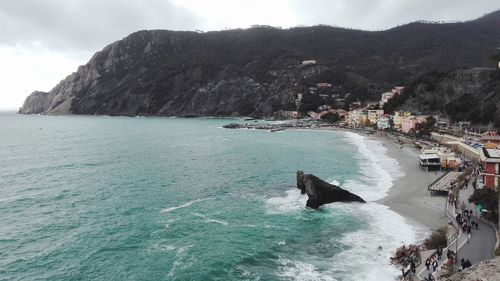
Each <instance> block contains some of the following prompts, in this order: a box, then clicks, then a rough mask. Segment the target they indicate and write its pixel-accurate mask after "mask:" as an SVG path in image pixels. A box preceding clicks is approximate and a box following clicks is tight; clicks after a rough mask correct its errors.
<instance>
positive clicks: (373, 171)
mask: <svg viewBox="0 0 500 281" xmlns="http://www.w3.org/2000/svg"><path fill="white" fill-rule="evenodd" d="M345 136H346V137H347V138H348V140H349V141H350V142H351V143H353V144H354V145H356V146H357V147H358V152H359V154H356V155H354V157H355V158H356V159H357V160H358V163H359V167H360V170H359V172H360V173H361V174H362V175H363V176H362V177H361V178H360V179H352V180H348V181H346V182H345V184H344V187H345V188H346V189H348V190H349V191H352V192H354V193H356V194H358V195H360V196H361V197H363V198H364V199H365V200H367V201H374V200H378V199H381V198H383V197H385V196H387V192H388V191H389V190H390V188H391V187H392V185H393V181H394V180H395V179H397V178H399V177H402V176H404V172H403V171H401V169H400V167H399V162H398V161H397V160H396V159H393V158H390V157H389V156H387V154H386V153H387V148H386V147H385V146H383V144H382V143H381V142H380V141H377V140H373V139H368V138H366V137H363V136H361V135H358V134H355V133H351V132H345Z"/></svg>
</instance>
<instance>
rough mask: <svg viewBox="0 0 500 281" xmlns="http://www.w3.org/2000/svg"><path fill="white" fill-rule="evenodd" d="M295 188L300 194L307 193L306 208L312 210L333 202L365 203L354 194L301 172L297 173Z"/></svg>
mask: <svg viewBox="0 0 500 281" xmlns="http://www.w3.org/2000/svg"><path fill="white" fill-rule="evenodd" d="M297 188H298V189H300V191H301V192H302V194H304V193H307V196H309V199H308V200H307V204H306V206H307V207H309V208H313V209H317V208H319V207H320V206H321V205H324V204H328V203H333V202H361V203H365V202H366V201H365V200H363V198H361V197H359V196H358V195H356V194H353V193H350V192H349V191H347V190H344V189H342V188H340V187H338V186H335V185H332V184H329V183H327V182H325V181H322V180H321V179H319V178H318V177H316V176H314V175H310V174H304V172H302V171H297Z"/></svg>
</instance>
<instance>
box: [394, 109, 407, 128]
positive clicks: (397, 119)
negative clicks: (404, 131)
mask: <svg viewBox="0 0 500 281" xmlns="http://www.w3.org/2000/svg"><path fill="white" fill-rule="evenodd" d="M410 116H411V112H404V111H396V112H394V115H393V117H392V121H393V122H394V128H396V129H399V130H401V124H402V123H403V119H405V118H407V117H410Z"/></svg>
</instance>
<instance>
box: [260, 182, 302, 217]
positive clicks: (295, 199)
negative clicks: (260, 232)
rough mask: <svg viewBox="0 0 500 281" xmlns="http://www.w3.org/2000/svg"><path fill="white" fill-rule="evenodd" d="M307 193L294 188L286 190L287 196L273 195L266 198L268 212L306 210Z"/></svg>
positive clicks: (281, 212)
mask: <svg viewBox="0 0 500 281" xmlns="http://www.w3.org/2000/svg"><path fill="white" fill-rule="evenodd" d="M307 198H308V197H307V195H304V194H301V193H300V190H298V189H296V188H293V189H289V190H287V191H286V192H285V196H278V197H271V198H268V199H266V200H265V202H266V211H267V213H268V214H286V213H297V212H299V211H302V210H304V208H305V205H306V202H307Z"/></svg>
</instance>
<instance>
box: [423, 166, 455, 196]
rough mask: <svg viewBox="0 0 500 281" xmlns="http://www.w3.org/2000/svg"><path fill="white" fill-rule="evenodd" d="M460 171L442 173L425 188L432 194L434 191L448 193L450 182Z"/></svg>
mask: <svg viewBox="0 0 500 281" xmlns="http://www.w3.org/2000/svg"><path fill="white" fill-rule="evenodd" d="M459 175H460V172H455V171H450V172H447V173H445V174H444V175H442V176H440V177H439V178H437V179H436V180H435V181H434V182H432V183H431V184H430V185H429V186H428V187H427V189H428V190H429V192H430V193H431V195H432V194H434V193H446V194H447V193H448V191H449V190H450V189H451V185H452V183H453V182H454V181H455V180H456V179H457V178H458V176H459Z"/></svg>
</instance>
